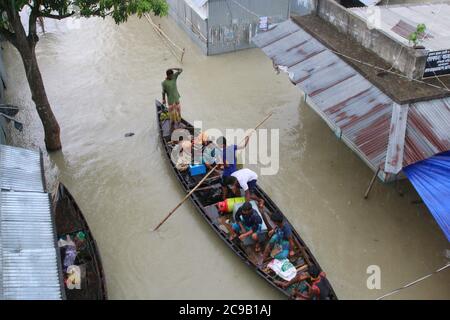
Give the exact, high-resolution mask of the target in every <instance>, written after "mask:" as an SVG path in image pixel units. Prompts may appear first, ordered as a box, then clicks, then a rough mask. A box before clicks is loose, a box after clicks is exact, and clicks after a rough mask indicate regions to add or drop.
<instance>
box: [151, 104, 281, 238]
mask: <svg viewBox="0 0 450 320" xmlns="http://www.w3.org/2000/svg"><path fill="white" fill-rule="evenodd" d="M272 114H273V112H271V113H269V115H268V116H267V117H265V118H264V120H262V121H261V122H260V123H259V124H258V125H257V126H256V127H255V129H253V131H252V132H251V133H249V134H248V135H246V136H245V138H244V139H243V140H242V141H245V139H247V137H250V135H251V134H253V132H254V131H256V130H257V129H258V128H259V127H260V126H261V125H262V124H263V123H264V122H266V121H267V119H269V118H270V117H271V116H272ZM242 141H241V143H242ZM218 165H219V164H216V165H215V166H214V167H213V168H212V169H211V170H210V171H209V172H208V173H207V174H206V175H205V176H204V177H203V179H202V180H200V182H199V183H198V184H197V185H196V186H195V187H194V188H193V189H192V190H191V191H190V192H189V193H188V194H187V195H186V196H185V197H184V198H183V200H181V202H180V203H178V204H177V205H176V207H175V208H173V209H172V210H171V211H170V212H169V213H168V214H167V216H166V217H165V218H164V219H163V220H162V221H161V222H160V223H159V224H158V225H157V226H156V227H155V229H153V231H157V230H158V229H159V227H161V226H162V225H163V224H164V222H166V221H167V219H169V218H170V216H171V215H172V214H173V213H174V212H175V211H177V209H178V208H179V207H181V205H182V204H183V203H184V202H185V201H186V200H187V199H188V198H189V197H190V196H191V195H192V194H193V193H194V192H195V191H196V190H197V189H198V187H200V186H201V185H202V183H203V182H204V181H205V180H206V179H207V178H208V177H209V176H210V175H211V174H212V173H213V172H214V171H215V169H216V168H217V166H218Z"/></svg>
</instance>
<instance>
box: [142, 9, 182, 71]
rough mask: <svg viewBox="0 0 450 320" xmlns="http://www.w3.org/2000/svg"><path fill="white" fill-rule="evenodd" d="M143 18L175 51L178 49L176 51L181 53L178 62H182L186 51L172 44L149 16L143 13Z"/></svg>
mask: <svg viewBox="0 0 450 320" xmlns="http://www.w3.org/2000/svg"><path fill="white" fill-rule="evenodd" d="M144 16H145V18H146V19H147V21H148V22H149V23H150V24H151V25H152V27H153V29H155V31H156V32H157V33H158V34H159V35H160V36H161V37H163V38H165V39H166V40H167V41H168V42H169V43H170V44H171V45H172V46H174V47H175V48H176V49H178V50H179V51H180V52H181V53H180V56H181V58H180V62H183V58H184V54H185V52H186V49H185V48H181V47H180V46H178V45H177V44H176V43H175V42H173V41H172V40H171V39H170V38H169V36H168V35H167V34H166V33H164V31H163V30H162V29H161V27H160V26H158V25H156V24H155V23H154V22H153V21H152V19H151V18H150V16H149V15H148V14H147V13H145V14H144ZM170 50H171V51H172V53H173V54H174V55H175V56H177V54H176V53H175V52H174V51H173V50H172V49H170Z"/></svg>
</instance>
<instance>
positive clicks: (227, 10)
mask: <svg viewBox="0 0 450 320" xmlns="http://www.w3.org/2000/svg"><path fill="white" fill-rule="evenodd" d="M167 2H168V3H169V6H170V10H169V15H170V16H171V17H172V18H173V19H174V20H175V21H176V22H177V24H178V25H179V26H180V27H181V28H182V29H183V30H184V31H185V32H186V33H187V34H188V35H189V37H190V38H191V39H192V41H194V42H195V43H196V44H197V45H198V46H199V47H200V49H201V50H202V52H203V53H204V54H206V55H215V54H221V53H226V52H233V51H237V50H243V49H248V48H253V47H254V44H253V43H252V41H251V39H252V38H253V37H254V36H255V34H257V33H258V32H261V29H260V17H267V21H268V24H276V23H280V22H282V21H285V20H287V19H288V17H289V3H290V0H276V1H274V0H209V1H208V3H207V5H206V10H205V13H206V16H207V17H206V19H205V17H201V15H200V14H199V13H197V12H196V10H194V9H193V7H191V6H190V5H189V3H192V2H191V1H186V0H167Z"/></svg>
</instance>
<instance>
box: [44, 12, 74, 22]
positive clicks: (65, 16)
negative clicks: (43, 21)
mask: <svg viewBox="0 0 450 320" xmlns="http://www.w3.org/2000/svg"><path fill="white" fill-rule="evenodd" d="M74 14H75V12H74V11H72V12H71V13H66V14H63V15H59V14H51V13H46V12H39V14H38V17H44V18H50V19H57V20H62V19H65V18H69V17H71V16H73V15H74Z"/></svg>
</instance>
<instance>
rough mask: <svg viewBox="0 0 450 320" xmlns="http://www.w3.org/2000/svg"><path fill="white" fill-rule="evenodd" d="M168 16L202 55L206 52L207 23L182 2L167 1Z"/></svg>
mask: <svg viewBox="0 0 450 320" xmlns="http://www.w3.org/2000/svg"><path fill="white" fill-rule="evenodd" d="M167 3H168V4H169V6H170V10H169V15H170V16H171V17H172V18H173V19H174V20H175V21H176V22H177V23H178V25H179V26H180V27H181V28H183V30H184V31H186V33H187V34H188V35H189V37H190V38H191V39H192V40H193V41H194V42H195V43H196V44H197V45H198V46H199V47H200V49H201V50H202V52H203V53H204V54H207V53H208V50H207V34H208V33H207V21H206V20H203V19H202V18H200V16H199V15H198V14H197V13H196V12H195V11H194V10H193V9H192V8H191V7H190V6H189V5H187V4H186V2H185V1H184V0H167Z"/></svg>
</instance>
